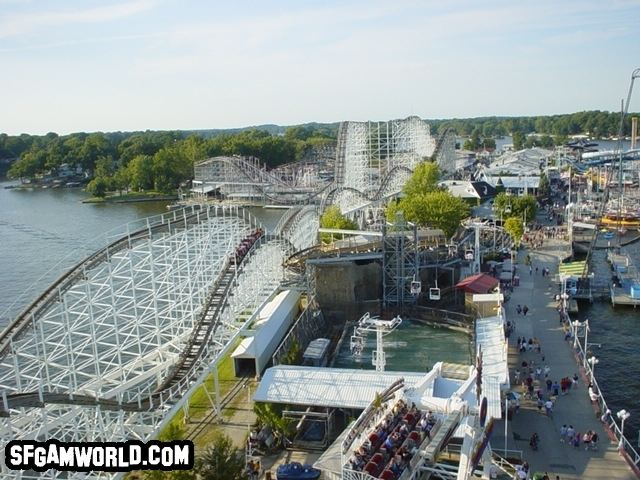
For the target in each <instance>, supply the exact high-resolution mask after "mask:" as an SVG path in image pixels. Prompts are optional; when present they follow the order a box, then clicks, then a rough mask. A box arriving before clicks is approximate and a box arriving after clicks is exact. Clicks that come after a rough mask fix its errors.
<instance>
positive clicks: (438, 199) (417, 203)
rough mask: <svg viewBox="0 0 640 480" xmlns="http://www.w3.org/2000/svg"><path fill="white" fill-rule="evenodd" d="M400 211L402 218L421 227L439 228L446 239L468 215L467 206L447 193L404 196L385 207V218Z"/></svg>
mask: <svg viewBox="0 0 640 480" xmlns="http://www.w3.org/2000/svg"><path fill="white" fill-rule="evenodd" d="M398 211H402V212H403V214H404V218H405V219H406V220H408V221H410V222H414V223H417V224H418V225H421V226H428V227H432V228H439V229H440V230H442V231H443V232H444V234H445V235H446V236H447V238H450V237H452V236H453V234H454V233H455V232H456V230H457V229H458V227H459V226H460V224H461V222H462V220H464V219H465V218H467V217H468V216H469V214H470V211H471V210H470V208H469V205H468V204H467V203H466V202H465V201H464V200H462V199H461V198H459V197H454V196H453V195H451V193H449V192H448V191H435V192H427V193H422V194H418V195H412V196H406V197H404V198H402V199H401V200H400V201H399V202H392V203H390V204H389V206H388V207H387V212H386V216H387V218H395V216H396V212H398Z"/></svg>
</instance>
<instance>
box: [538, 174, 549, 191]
mask: <svg viewBox="0 0 640 480" xmlns="http://www.w3.org/2000/svg"><path fill="white" fill-rule="evenodd" d="M538 192H540V195H542V196H543V197H546V196H548V195H549V193H550V185H549V177H547V174H546V173H544V172H542V174H540V185H539V186H538Z"/></svg>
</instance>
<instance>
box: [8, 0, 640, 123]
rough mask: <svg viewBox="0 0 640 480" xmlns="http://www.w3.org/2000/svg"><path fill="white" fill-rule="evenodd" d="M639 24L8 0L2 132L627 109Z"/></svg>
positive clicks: (575, 9)
mask: <svg viewBox="0 0 640 480" xmlns="http://www.w3.org/2000/svg"><path fill="white" fill-rule="evenodd" d="M639 20H640V1H637V0H636V1H631V0H620V1H618V0H577V1H558V0H552V1H546V0H538V1H520V0H518V1H514V0H507V1H478V0H468V1H457V0H452V1H450V0H434V1H429V0H415V1H411V0H407V1H405V0H391V1H390V0H385V1H377V0H366V1H361V2H358V1H333V0H328V1H315V2H313V1H305V0H286V1H266V0H265V1H253V2H248V1H241V0H240V1H234V0H231V1H189V0H0V132H7V133H12V134H15V133H21V132H27V133H46V132H48V131H56V132H59V133H69V132H73V131H96V130H102V131H113V130H144V129H200V128H227V127H235V126H245V125H256V124H261V123H277V124H285V125H286V124H295V123H302V122H308V121H320V122H328V121H339V120H347V119H348V120H386V119H391V118H398V117H405V116H407V115H411V114H415V115H419V116H421V117H425V118H451V117H473V116H482V115H535V114H551V113H567V112H574V111H579V110H588V109H602V110H616V109H618V108H619V103H620V99H621V98H622V97H623V96H626V91H627V88H628V84H629V78H630V75H631V71H632V70H633V69H634V68H635V67H640V23H639ZM638 89H639V90H640V85H639V86H638ZM639 95H640V93H637V94H636V95H635V97H636V100H635V101H634V102H633V103H632V109H633V107H635V106H638V105H640V101H639V100H638V99H637V97H638V96H639ZM636 109H637V108H636Z"/></svg>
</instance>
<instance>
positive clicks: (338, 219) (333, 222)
mask: <svg viewBox="0 0 640 480" xmlns="http://www.w3.org/2000/svg"><path fill="white" fill-rule="evenodd" d="M320 226H321V227H322V228H335V229H339V230H355V229H357V228H358V225H357V224H356V223H355V222H354V221H352V220H349V219H348V218H347V217H345V216H344V215H342V212H340V207H338V206H337V205H329V206H328V207H327V208H326V210H325V211H324V213H323V214H322V216H321V217H320ZM331 238H332V235H331V234H330V233H323V234H322V241H323V242H325V243H328V242H330V241H331ZM333 238H341V239H342V238H344V235H338V236H336V235H334V236H333Z"/></svg>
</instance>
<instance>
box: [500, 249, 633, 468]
mask: <svg viewBox="0 0 640 480" xmlns="http://www.w3.org/2000/svg"><path fill="white" fill-rule="evenodd" d="M565 250H566V242H563V241H561V240H546V241H545V245H544V246H543V247H542V248H541V249H539V250H534V251H522V252H520V254H519V260H520V264H521V265H523V264H524V258H525V257H526V255H527V253H529V254H530V255H531V258H532V262H533V265H534V274H533V275H529V274H527V273H524V274H522V275H521V280H520V286H519V287H516V288H515V290H514V292H513V294H512V295H511V299H510V300H509V303H508V304H507V305H506V310H507V319H508V320H511V321H515V322H516V328H515V332H513V333H512V335H511V338H510V352H509V364H510V371H511V381H512V385H513V390H514V391H517V392H519V393H524V392H523V389H522V387H521V386H520V382H518V384H517V385H516V382H514V372H515V369H516V368H518V369H519V370H520V371H521V372H522V371H523V368H522V367H521V364H522V361H523V360H526V361H527V362H530V361H531V360H533V361H534V362H535V366H534V370H535V368H537V367H538V366H540V367H541V368H542V369H543V370H544V367H545V365H547V366H549V368H550V369H551V370H550V373H549V378H550V379H551V380H552V381H555V380H557V381H558V382H560V379H562V378H563V377H572V376H573V375H574V374H575V373H578V375H579V376H580V380H579V382H578V386H577V387H576V388H572V389H570V391H569V393H568V394H567V395H564V396H563V395H559V396H558V397H557V399H556V401H555V405H554V409H553V414H552V416H550V417H548V416H547V415H546V414H545V409H544V408H542V411H539V410H538V408H537V404H536V401H535V400H525V398H524V395H523V396H522V397H521V398H520V404H521V408H520V411H519V412H518V413H517V414H515V415H514V416H513V419H512V421H509V424H508V427H509V434H508V439H507V449H509V450H511V449H516V450H522V451H523V457H524V459H525V460H527V461H528V462H529V464H530V466H531V469H530V472H531V473H532V474H533V473H534V472H542V473H544V472H547V473H548V475H549V477H550V478H551V479H555V478H556V477H555V476H556V475H558V476H559V477H560V479H562V480H566V479H582V480H601V479H605V478H606V479H628V480H632V479H636V478H638V477H637V476H636V475H635V474H634V472H633V471H632V470H631V468H630V466H629V465H628V464H627V463H626V461H625V460H624V459H623V458H622V456H621V455H620V454H619V452H618V448H617V442H616V440H615V439H612V438H610V436H609V432H607V431H606V429H605V428H604V425H603V424H602V423H601V421H600V413H599V412H597V408H596V407H595V406H594V405H593V404H592V403H591V401H590V399H589V395H588V392H587V385H588V379H587V378H586V376H585V374H584V372H583V371H581V369H580V368H579V366H578V364H577V362H576V357H575V354H574V352H573V348H572V344H571V342H567V341H565V340H564V332H563V328H562V324H561V323H560V322H559V315H558V312H557V310H556V302H555V300H554V295H555V294H557V293H559V292H558V290H557V285H556V284H554V283H553V281H552V279H553V276H554V275H555V274H556V273H557V265H558V259H559V258H561V257H563V256H564V253H565ZM536 266H539V267H540V269H539V270H540V271H541V270H542V267H547V268H549V270H550V271H551V275H550V276H548V277H542V276H541V275H540V274H538V275H536V274H535V267H536ZM523 270H524V269H523ZM518 304H520V305H522V306H524V305H527V306H528V307H529V312H528V314H527V315H526V316H523V315H517V313H516V305H518ZM519 336H520V337H522V336H524V337H526V338H527V339H529V338H537V339H538V340H539V341H540V344H541V347H542V353H541V354H540V353H536V352H535V351H533V350H532V351H530V352H526V353H524V354H519V353H518V350H517V347H516V342H517V338H518V337H519ZM543 355H544V361H543V360H542V357H543ZM522 377H523V375H521V378H522ZM534 386H535V388H536V389H537V388H538V386H539V387H540V388H541V389H542V391H543V392H544V394H545V399H546V398H547V397H546V393H547V388H546V385H545V378H544V374H543V375H542V376H541V379H540V380H536V381H535V382H534ZM534 398H535V395H534ZM565 424H566V425H573V427H574V428H575V431H576V432H580V433H581V434H584V433H585V432H586V431H587V430H592V431H594V432H596V433H597V434H598V437H599V440H598V449H597V451H591V450H587V451H585V447H584V445H583V444H582V442H580V447H579V448H575V447H573V446H570V445H568V444H567V443H562V442H561V441H560V428H561V427H562V425H565ZM500 428H501V429H502V430H500ZM496 431H497V432H503V431H504V424H503V423H502V425H500V426H498V428H497V429H496ZM534 432H535V433H537V434H538V435H539V437H540V446H539V448H538V450H537V451H533V450H532V449H531V447H530V446H529V439H530V437H531V435H532V434H533V433H534ZM501 442H504V435H502V438H500V437H498V438H495V439H494V440H492V445H494V448H498V449H500V448H503V443H501Z"/></svg>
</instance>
